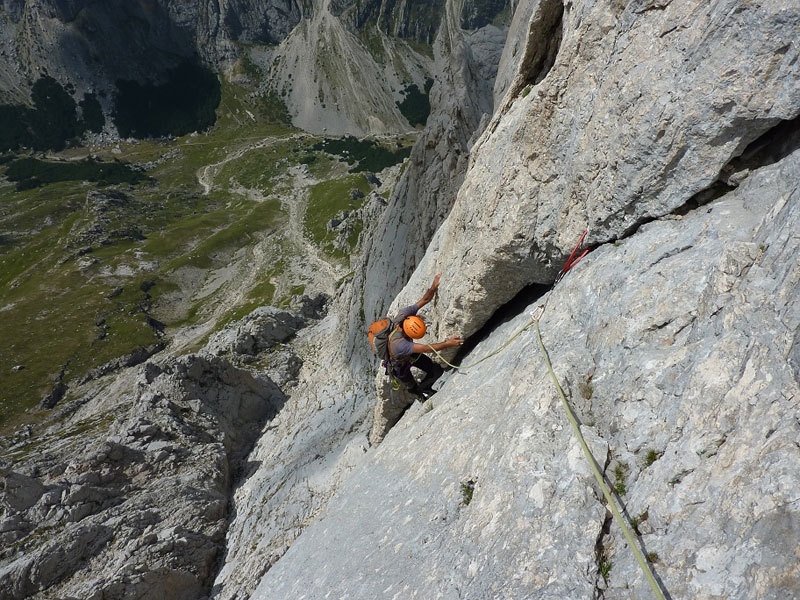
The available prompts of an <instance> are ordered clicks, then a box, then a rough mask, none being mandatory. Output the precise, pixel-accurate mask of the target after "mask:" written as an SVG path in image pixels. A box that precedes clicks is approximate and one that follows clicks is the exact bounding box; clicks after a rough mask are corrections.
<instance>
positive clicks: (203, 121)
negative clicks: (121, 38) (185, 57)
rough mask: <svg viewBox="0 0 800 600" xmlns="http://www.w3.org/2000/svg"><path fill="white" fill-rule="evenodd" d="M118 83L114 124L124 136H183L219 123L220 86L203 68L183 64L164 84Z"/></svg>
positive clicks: (120, 80) (174, 70) (167, 75)
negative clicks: (217, 117)
mask: <svg viewBox="0 0 800 600" xmlns="http://www.w3.org/2000/svg"><path fill="white" fill-rule="evenodd" d="M116 83H117V94H116V95H115V97H114V104H115V106H116V111H115V113H114V123H115V124H116V126H117V130H118V131H119V133H120V135H121V136H123V137H130V136H133V137H137V138H146V137H161V136H170V135H172V136H181V135H186V134H187V133H191V132H193V131H203V130H205V129H207V128H209V127H211V126H212V125H213V124H214V123H215V122H216V108H217V106H219V103H220V100H221V98H222V94H221V88H220V83H219V80H218V79H217V76H216V75H215V74H214V73H213V72H212V71H210V70H209V69H208V68H206V67H204V66H202V65H199V64H196V63H192V62H188V61H186V62H183V63H181V64H180V65H179V66H178V67H176V68H175V69H173V70H172V71H169V72H168V73H167V74H166V82H165V83H144V84H141V83H139V82H137V81H129V80H125V79H119V80H117V82H116Z"/></svg>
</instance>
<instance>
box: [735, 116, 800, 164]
mask: <svg viewBox="0 0 800 600" xmlns="http://www.w3.org/2000/svg"><path fill="white" fill-rule="evenodd" d="M798 148H800V115H798V116H796V117H795V118H794V119H791V120H787V121H780V122H779V123H778V124H777V125H775V126H774V127H772V128H771V129H770V130H768V131H767V132H766V133H764V134H762V135H761V136H759V137H758V138H757V139H756V140H754V141H752V142H750V144H748V145H747V147H746V148H745V149H744V150H743V151H742V153H741V154H740V155H739V156H737V157H735V158H733V159H732V160H731V161H730V162H729V163H728V164H727V165H725V167H723V169H722V173H721V174H722V175H723V176H725V175H729V174H734V173H737V172H740V171H743V170H745V169H747V170H751V171H752V170H754V169H759V168H761V167H766V166H769V165H773V164H775V163H776V162H778V161H780V160H782V159H784V158H786V157H787V156H789V155H790V154H791V153H792V152H794V151H795V150H797V149H798Z"/></svg>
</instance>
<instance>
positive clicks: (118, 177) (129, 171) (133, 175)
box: [5, 157, 147, 191]
mask: <svg viewBox="0 0 800 600" xmlns="http://www.w3.org/2000/svg"><path fill="white" fill-rule="evenodd" d="M5 175H6V178H8V180H9V181H13V182H16V184H17V191H23V190H29V189H33V188H37V187H40V186H42V185H46V184H48V183H57V182H60V181H91V182H95V183H98V184H99V185H101V186H109V185H114V184H119V183H129V184H136V183H139V182H140V181H143V180H145V179H147V177H146V176H145V175H144V173H142V172H141V171H140V170H137V169H134V168H132V167H131V165H128V164H125V163H121V162H99V161H97V160H95V159H93V158H91V157H90V158H87V159H85V160H81V161H78V162H63V161H45V160H39V159H37V158H19V159H17V160H13V161H11V162H10V163H8V166H7V167H6V172H5Z"/></svg>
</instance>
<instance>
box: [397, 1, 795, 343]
mask: <svg viewBox="0 0 800 600" xmlns="http://www.w3.org/2000/svg"><path fill="white" fill-rule="evenodd" d="M523 4H525V5H526V6H527V8H525V7H523V6H520V8H519V9H518V13H520V11H524V12H522V13H521V14H526V15H527V14H529V15H530V20H529V21H528V23H527V27H523V26H522V25H521V24H518V23H517V24H516V27H515V28H514V31H515V32H519V33H521V34H523V35H524V36H526V37H524V38H523V40H524V41H523V42H522V44H521V43H520V41H519V40H514V41H509V45H512V44H517V45H521V46H522V47H524V50H523V49H522V48H520V49H518V50H517V52H516V59H517V63H516V69H517V71H516V75H515V77H514V79H513V80H512V81H511V83H507V84H504V85H503V86H501V89H503V88H504V87H505V88H507V91H506V92H505V95H504V96H503V100H502V102H501V105H500V106H499V107H498V110H497V111H496V113H495V114H494V116H493V118H492V121H491V123H490V124H489V125H488V127H487V128H486V130H485V131H484V133H483V135H482V137H481V138H480V139H479V140H478V141H477V142H476V144H475V146H474V148H473V150H472V154H471V162H470V166H469V170H468V173H467V175H466V177H465V179H464V184H463V185H462V186H461V187H460V189H459V191H458V197H457V199H456V201H455V203H454V206H453V209H452V211H451V213H450V214H449V216H448V218H447V221H446V222H445V223H444V225H443V226H442V227H441V228H440V229H439V230H438V231H437V234H436V236H435V238H434V239H433V241H432V243H431V244H430V246H429V247H428V250H427V254H426V257H425V258H424V260H423V261H421V263H420V268H419V269H418V270H417V272H416V274H415V276H414V277H413V278H411V280H410V282H409V284H408V289H409V290H412V289H421V288H424V286H425V285H426V282H427V281H428V280H429V279H430V278H431V276H432V274H433V273H435V272H442V273H444V276H445V277H446V278H447V281H448V283H447V285H446V286H443V289H442V293H441V294H440V299H439V302H440V304H441V311H440V317H439V319H438V320H439V326H440V329H441V330H442V333H450V332H453V331H461V332H463V333H465V334H471V333H473V332H474V331H476V330H477V329H478V328H479V327H480V326H481V325H482V324H483V323H484V322H485V321H486V319H487V318H488V316H489V315H491V314H492V313H493V312H494V311H495V310H496V309H497V308H498V307H499V306H501V305H502V304H504V303H505V302H507V301H508V300H510V299H511V298H513V296H514V295H515V294H516V293H517V292H518V291H520V290H521V289H523V288H524V287H525V286H526V285H528V284H531V283H548V282H550V281H552V280H553V279H554V277H555V274H556V273H557V271H558V269H559V268H560V266H561V264H562V262H563V260H564V258H566V256H567V254H568V253H569V251H570V250H571V248H572V246H573V244H574V243H575V242H576V241H577V239H578V237H579V236H580V234H581V232H582V231H584V230H585V229H588V231H589V235H588V242H589V243H590V244H597V243H602V242H607V241H610V240H616V239H620V238H622V237H624V236H626V235H629V234H630V233H631V232H632V231H635V229H636V228H637V227H638V226H639V225H640V224H642V223H644V222H646V221H647V220H649V219H652V218H657V217H660V216H663V215H666V214H670V213H672V212H674V211H676V210H678V209H680V207H682V206H684V205H686V204H687V203H688V202H690V201H692V199H693V198H697V197H698V194H701V193H703V192H704V191H706V190H708V189H709V188H711V187H712V186H714V185H715V184H716V183H717V182H718V181H719V180H720V179H721V178H722V179H725V180H727V178H726V176H725V175H724V173H723V172H724V171H725V170H726V168H727V167H728V165H729V163H730V162H731V161H732V159H734V158H735V157H737V156H739V155H740V154H741V153H742V152H743V151H744V149H745V148H746V147H747V146H748V144H750V143H751V142H753V141H754V140H756V139H757V138H759V136H762V135H763V134H765V133H766V132H768V131H769V130H770V129H771V128H773V127H775V126H777V125H779V124H781V123H785V122H789V121H792V120H793V119H795V117H796V116H797V115H798V114H800V83H799V82H800V71H798V69H800V67H798V65H800V61H799V60H798V55H797V52H798V48H797V47H796V44H793V43H791V42H790V41H789V40H791V39H793V38H794V37H796V33H797V31H798V27H800V11H798V10H797V6H796V5H795V4H794V3H791V2H775V3H771V4H769V5H767V4H753V3H750V2H741V1H739V0H716V1H713V2H706V1H703V2H694V1H686V2H676V1H673V2H661V3H657V4H653V3H649V4H648V3H644V4H643V3H628V4H627V5H625V4H622V3H618V2H605V1H601V2H595V1H586V2H568V3H564V4H563V5H562V4H561V2H559V0H546V1H541V2H531V3H523ZM559 15H560V19H559ZM542 34H545V35H550V36H555V38H556V39H557V41H558V47H557V52H555V54H554V56H553V57H552V65H550V62H549V61H550V59H549V58H548V57H549V56H550V55H551V54H552V50H553V49H552V48H550V47H549V46H548V45H547V44H544V43H543V42H542V40H541V39H540V38H538V37H536V36H537V35H542ZM507 47H508V46H507ZM512 55H513V53H511V52H507V54H506V58H505V60H511V58H512ZM508 69H509V67H508V66H505V67H504V71H502V72H503V73H504V74H505V75H504V76H505V77H506V78H508V75H507V73H508Z"/></svg>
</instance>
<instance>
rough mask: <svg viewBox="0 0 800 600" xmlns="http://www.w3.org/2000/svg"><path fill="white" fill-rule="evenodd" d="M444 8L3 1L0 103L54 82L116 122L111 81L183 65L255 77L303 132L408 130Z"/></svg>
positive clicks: (327, 1) (153, 78) (150, 76)
mask: <svg viewBox="0 0 800 600" xmlns="http://www.w3.org/2000/svg"><path fill="white" fill-rule="evenodd" d="M441 10H442V7H441V3H440V2H439V3H432V4H431V3H428V2H408V3H406V2H403V3H401V4H400V5H397V6H395V3H394V2H384V1H381V0H372V1H369V2H359V3H354V2H332V1H331V0H313V1H311V0H307V1H304V2H298V1H297V0H269V1H266V2H265V1H260V0H235V1H233V2H224V3H220V2H215V1H214V2H211V1H208V0H203V1H200V2H188V3H187V2H174V1H166V2H155V1H147V2H134V3H131V2H124V1H120V2H106V3H97V2H89V1H88V0H78V1H72V2H63V1H60V0H27V1H25V2H16V1H10V0H6V1H5V2H3V3H2V4H0V56H2V57H3V60H2V61H0V102H2V103H4V104H27V103H29V102H30V90H31V86H32V84H33V83H34V81H35V80H36V79H38V78H39V77H40V76H41V75H42V74H49V75H50V76H52V77H54V78H55V79H56V80H58V81H59V83H61V84H62V85H64V86H65V87H66V88H67V89H69V90H70V92H71V93H72V94H73V95H74V96H75V98H76V100H80V99H81V98H82V97H83V95H84V94H85V93H93V94H97V95H98V96H99V98H100V101H101V103H102V105H103V108H104V111H105V112H106V113H108V114H111V113H113V110H114V95H115V93H116V91H117V86H118V83H117V82H118V80H133V81H137V82H141V83H145V82H148V83H153V84H161V83H163V81H164V80H165V78H166V77H167V76H168V73H169V72H170V70H171V69H174V68H175V67H176V66H177V65H178V64H180V62H181V61H184V60H189V59H191V60H194V59H199V60H200V61H202V62H203V63H205V64H207V65H209V66H211V67H212V68H213V69H214V70H215V71H217V72H218V73H220V75H222V76H223V77H227V78H235V77H248V78H253V77H256V78H257V79H258V80H259V82H260V84H261V87H262V90H261V91H262V93H272V94H275V95H276V96H277V97H279V98H280V99H281V100H282V101H283V102H284V103H285V104H286V107H287V108H288V110H289V112H290V114H291V116H292V118H293V120H294V122H295V124H296V125H297V126H298V127H301V128H303V129H305V130H307V131H313V132H315V133H329V134H333V135H342V134H345V133H349V134H352V135H359V136H362V135H368V134H387V133H392V134H396V133H398V132H406V131H412V130H413V129H414V126H415V125H416V124H414V123H411V124H410V123H409V121H408V120H407V118H406V117H405V116H404V115H403V114H402V113H401V111H400V109H399V108H398V104H399V103H401V102H402V101H403V100H404V98H405V97H406V96H407V94H408V92H409V89H410V87H411V86H416V89H419V90H422V89H424V87H425V83H426V81H427V80H428V79H430V78H431V76H432V70H431V69H432V60H431V58H430V53H429V48H430V44H431V42H432V41H433V38H434V35H435V33H436V30H437V28H438V23H439V13H440V12H441ZM495 10H496V9H495ZM484 12H486V10H485V9H484ZM490 14H491V13H490ZM119 40H125V43H122V44H121V43H119ZM107 129H108V131H109V133H114V131H113V127H111V126H110V125H109V127H108V128H107Z"/></svg>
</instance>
